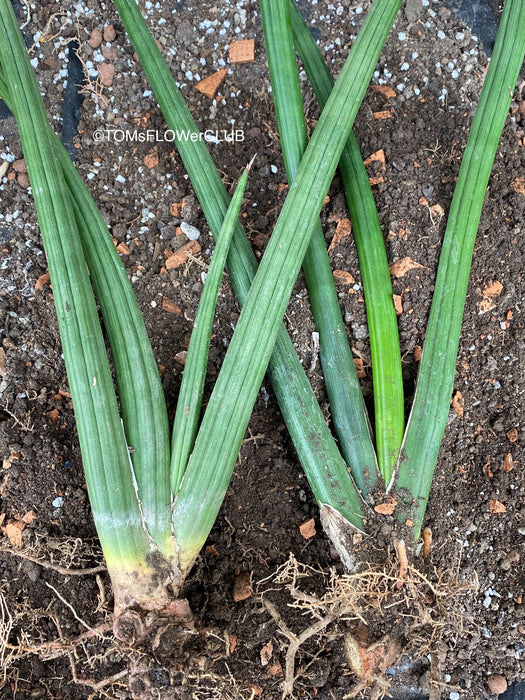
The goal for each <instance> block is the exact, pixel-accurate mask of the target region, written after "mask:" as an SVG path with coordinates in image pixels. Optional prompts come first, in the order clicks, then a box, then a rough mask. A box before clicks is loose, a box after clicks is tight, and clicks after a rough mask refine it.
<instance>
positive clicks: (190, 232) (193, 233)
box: [180, 221, 201, 241]
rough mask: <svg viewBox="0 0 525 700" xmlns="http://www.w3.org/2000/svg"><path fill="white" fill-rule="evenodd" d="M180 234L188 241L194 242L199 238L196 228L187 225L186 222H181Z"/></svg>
mask: <svg viewBox="0 0 525 700" xmlns="http://www.w3.org/2000/svg"><path fill="white" fill-rule="evenodd" d="M180 229H181V231H182V233H183V234H184V235H185V236H186V237H187V238H189V239H190V241H196V240H198V239H199V238H200V235H201V232H200V231H199V229H198V228H197V227H196V226H192V225H191V224H188V222H187V221H183V222H182V223H181V225H180Z"/></svg>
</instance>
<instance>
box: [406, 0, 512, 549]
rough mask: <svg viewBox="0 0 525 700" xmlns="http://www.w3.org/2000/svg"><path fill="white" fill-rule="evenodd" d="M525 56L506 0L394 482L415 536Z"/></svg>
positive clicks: (466, 157)
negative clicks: (490, 189)
mask: <svg viewBox="0 0 525 700" xmlns="http://www.w3.org/2000/svg"><path fill="white" fill-rule="evenodd" d="M524 56H525V2H523V0H507V2H506V3H505V5H504V9H503V14H502V16H501V22H500V26H499V29H498V34H497V37H496V44H495V46H494V52H493V54H492V58H491V60H490V64H489V68H488V71H487V75H486V78H485V83H484V85H483V88H482V90H481V95H480V98H479V103H478V106H477V108H476V112H475V115H474V120H473V122H472V128H471V131H470V135H469V138H468V141H467V146H466V148H465V153H464V155H463V160H462V162H461V167H460V171H459V174H458V179H457V184H456V189H455V192H454V197H453V199H452V203H451V206H450V213H449V215H448V222H447V228H446V231H445V236H444V240H443V247H442V250H441V255H440V259H439V266H438V271H437V276H436V284H435V288H434V296H433V300H432V306H431V310H430V318H429V322H428V329H427V333H426V338H425V344H424V347H423V354H422V357H421V363H420V369H419V375H418V380H417V385H416V393H415V398H414V403H413V406H412V411H411V413H410V417H409V421H408V426H407V431H406V436H405V440H404V443H403V447H402V450H401V457H400V461H399V471H398V473H397V476H396V478H395V481H394V485H393V489H394V491H395V494H396V498H397V499H398V501H399V505H398V509H397V515H398V518H399V519H400V520H401V522H404V523H406V522H407V521H408V522H409V523H411V528H412V532H413V536H414V538H416V539H417V538H418V537H419V534H420V532H421V528H422V524H423V518H424V514H425V509H426V505H427V502H428V497H429V493H430V488H431V485H432V478H433V475H434V469H435V466H436V463H437V459H438V454H439V448H440V445H441V441H442V439H443V434H444V432H445V427H446V424H447V418H448V412H449V407H450V400H451V395H452V388H453V383H454V373H455V367H456V358H457V351H458V346H459V337H460V333H461V323H462V318H463V310H464V307H465V300H466V296H467V286H468V279H469V274H470V266H471V262H472V254H473V250H474V244H475V241H476V233H477V229H478V225H479V220H480V217H481V209H482V207H483V200H484V197H485V191H486V189H487V184H488V181H489V176H490V171H491V169H492V164H493V162H494V157H495V155H496V150H497V147H498V142H499V139H500V137H501V132H502V130H503V126H504V124H505V119H506V117H507V114H508V111H509V106H510V101H511V97H512V92H513V90H514V87H515V85H516V81H517V79H518V74H519V70H520V68H521V65H522V63H523V58H524Z"/></svg>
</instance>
